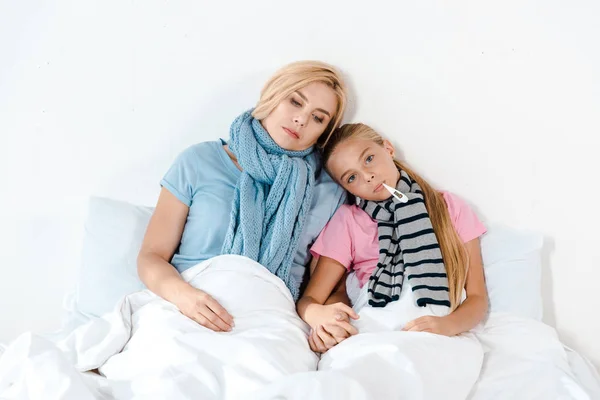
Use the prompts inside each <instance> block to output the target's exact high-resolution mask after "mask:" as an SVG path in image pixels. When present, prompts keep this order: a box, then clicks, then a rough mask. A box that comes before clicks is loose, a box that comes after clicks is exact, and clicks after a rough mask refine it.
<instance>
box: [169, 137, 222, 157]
mask: <svg viewBox="0 0 600 400" xmlns="http://www.w3.org/2000/svg"><path fill="white" fill-rule="evenodd" d="M222 149H223V144H222V143H221V141H219V140H210V141H206V142H199V143H195V144H192V145H190V146H188V147H186V148H185V149H184V150H183V151H182V152H181V153H180V156H186V157H201V158H204V157H206V156H208V155H215V154H217V152H218V151H219V150H222Z"/></svg>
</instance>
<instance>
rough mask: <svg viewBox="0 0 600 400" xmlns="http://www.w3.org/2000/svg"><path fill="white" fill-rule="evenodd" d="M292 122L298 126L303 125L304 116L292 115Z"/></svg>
mask: <svg viewBox="0 0 600 400" xmlns="http://www.w3.org/2000/svg"><path fill="white" fill-rule="evenodd" d="M294 123H295V124H296V125H298V126H304V125H305V124H306V117H305V116H303V115H297V116H295V117H294Z"/></svg>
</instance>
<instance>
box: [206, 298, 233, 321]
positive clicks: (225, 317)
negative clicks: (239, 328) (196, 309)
mask: <svg viewBox="0 0 600 400" xmlns="http://www.w3.org/2000/svg"><path fill="white" fill-rule="evenodd" d="M206 306H207V307H208V308H209V309H210V310H211V311H212V312H213V313H214V314H215V315H216V316H217V317H219V318H221V320H222V321H223V322H224V323H226V324H227V325H229V326H231V327H233V326H235V324H234V323H233V317H232V316H231V314H229V313H228V312H227V310H225V309H224V308H223V306H221V304H219V302H218V301H216V300H215V299H213V298H212V297H210V296H209V298H208V299H207V301H206Z"/></svg>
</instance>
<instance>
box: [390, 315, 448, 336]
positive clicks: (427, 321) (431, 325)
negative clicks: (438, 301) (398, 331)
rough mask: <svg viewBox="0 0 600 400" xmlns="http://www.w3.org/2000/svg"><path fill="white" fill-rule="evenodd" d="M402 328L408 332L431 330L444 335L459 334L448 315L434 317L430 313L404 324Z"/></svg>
mask: <svg viewBox="0 0 600 400" xmlns="http://www.w3.org/2000/svg"><path fill="white" fill-rule="evenodd" d="M402 330H403V331H407V332H430V333H435V334H437V335H444V336H454V335H456V334H458V332H457V330H456V327H455V326H454V324H453V322H452V320H451V319H449V318H448V316H445V317H434V316H429V315H428V316H425V317H421V318H417V319H415V320H413V321H411V322H409V323H407V324H406V325H404V328H402Z"/></svg>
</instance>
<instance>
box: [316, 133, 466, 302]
mask: <svg viewBox="0 0 600 400" xmlns="http://www.w3.org/2000/svg"><path fill="white" fill-rule="evenodd" d="M348 139H364V140H370V141H373V142H375V143H377V144H378V145H380V146H383V138H382V137H381V135H380V134H378V133H377V132H375V130H373V129H372V128H371V127H369V126H368V125H365V124H360V123H359V124H345V125H343V126H342V127H340V128H339V129H336V130H335V131H334V132H333V134H332V135H331V136H330V138H329V140H328V141H327V143H326V144H325V147H323V149H322V156H323V164H324V165H325V167H326V168H327V165H328V161H329V159H330V158H331V155H332V154H333V152H334V151H335V149H336V147H337V146H338V145H339V144H340V143H342V142H344V141H346V140H348ZM394 163H395V164H396V167H398V169H401V170H403V171H404V172H406V173H407V174H408V176H410V177H411V179H412V180H414V181H416V182H417V183H418V184H419V186H420V187H421V189H422V190H423V195H424V200H425V207H426V208H427V212H428V213H429V219H430V220H431V225H432V226H433V230H434V232H435V236H436V237H437V240H438V243H439V245H440V250H441V252H442V258H443V259H444V265H445V267H446V274H447V275H448V288H449V289H450V304H451V310H455V309H456V307H458V305H459V304H460V302H461V300H462V289H463V287H464V285H465V282H466V278H467V268H468V262H469V260H468V253H467V251H466V249H465V246H464V244H463V242H462V240H461V239H460V237H459V236H458V233H457V232H456V230H455V229H454V226H453V224H452V220H451V219H450V214H449V213H448V207H447V205H446V202H445V200H444V197H443V196H442V194H441V193H440V192H438V191H437V190H435V189H434V188H432V187H431V185H429V183H427V181H425V180H424V179H423V178H421V177H420V176H419V175H418V174H417V173H416V172H414V171H413V170H412V169H411V168H409V167H408V166H407V165H406V164H405V163H404V162H402V161H399V160H396V159H394Z"/></svg>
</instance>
